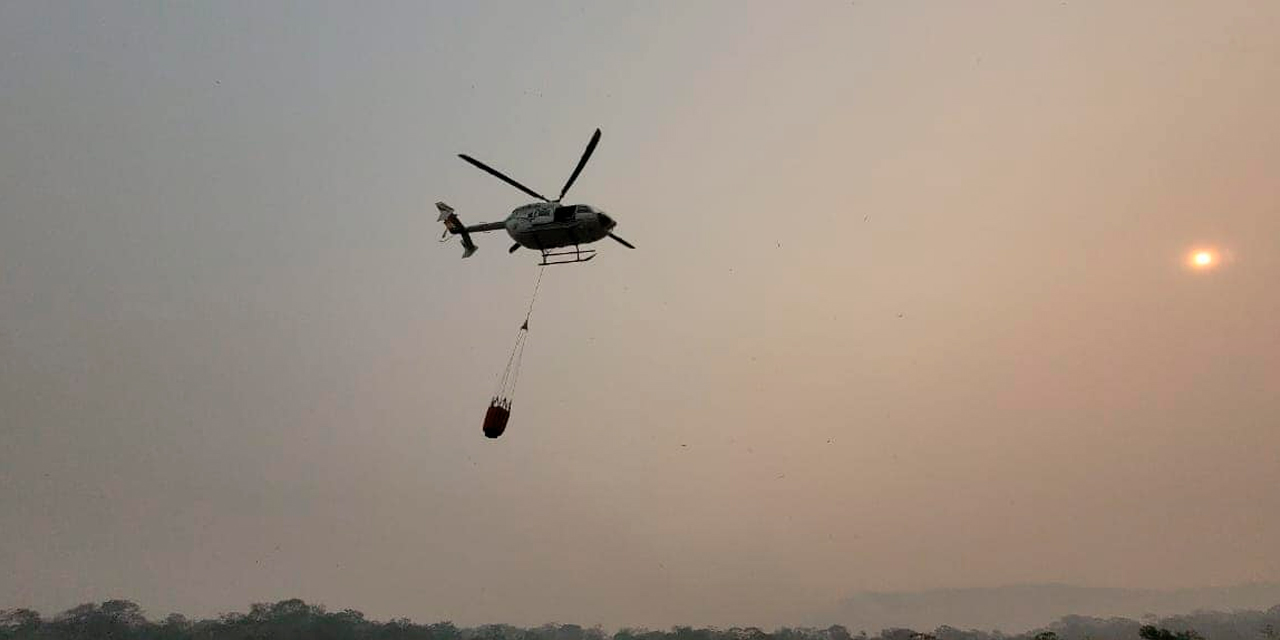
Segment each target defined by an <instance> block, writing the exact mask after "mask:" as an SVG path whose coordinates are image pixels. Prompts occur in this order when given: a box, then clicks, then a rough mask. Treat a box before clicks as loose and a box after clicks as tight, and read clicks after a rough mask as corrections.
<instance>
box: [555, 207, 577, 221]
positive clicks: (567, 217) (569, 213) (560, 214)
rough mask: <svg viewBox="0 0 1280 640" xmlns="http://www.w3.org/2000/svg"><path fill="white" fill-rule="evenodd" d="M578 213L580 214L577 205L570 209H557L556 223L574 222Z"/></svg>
mask: <svg viewBox="0 0 1280 640" xmlns="http://www.w3.org/2000/svg"><path fill="white" fill-rule="evenodd" d="M577 212H578V207H577V206H576V205H574V206H568V207H556V212H555V221H556V222H573V220H574V217H575V214H577Z"/></svg>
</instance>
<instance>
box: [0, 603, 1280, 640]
mask: <svg viewBox="0 0 1280 640" xmlns="http://www.w3.org/2000/svg"><path fill="white" fill-rule="evenodd" d="M277 638H279V639H282V640H283V639H287V640H304V639H305V640H1122V639H1127V640H1280V605H1276V606H1274V607H1271V608H1270V609H1268V610H1266V611H1232V612H1217V611H1203V612H1196V613H1192V614H1187V615H1179V616H1171V617H1165V618H1159V619H1157V618H1152V617H1148V618H1144V619H1143V620H1141V621H1138V620H1131V619H1128V618H1105V619H1104V618H1092V617H1086V616H1065V617H1063V618H1060V619H1058V620H1057V621H1055V622H1053V623H1051V624H1048V625H1046V626H1045V627H1043V628H1041V629H1036V630H1033V631H1029V632H1027V633H1022V634H1005V633H1001V632H1000V631H998V630H976V629H970V630H962V629H957V628H954V627H949V626H945V625H944V626H941V627H938V628H936V629H933V630H924V631H922V630H914V629H903V628H894V629H883V630H879V631H877V632H873V633H868V632H867V631H866V630H858V631H857V632H851V631H850V630H849V629H848V628H846V627H844V626H841V625H834V626H830V627H826V628H810V627H782V628H779V629H775V630H773V631H765V630H762V629H758V628H755V627H731V628H724V629H722V628H714V627H708V628H693V627H687V626H676V627H672V628H670V629H667V630H650V629H641V628H622V629H619V630H618V631H616V632H614V633H612V634H610V633H606V632H605V631H604V630H603V629H601V628H600V627H582V626H579V625H575V624H544V625H542V626H539V627H533V628H520V627H515V626H511V625H505V624H489V625H481V626H477V627H458V626H455V625H454V624H453V623H451V622H436V623H431V624H419V623H415V622H412V621H410V620H409V619H407V618H397V619H392V620H388V621H384V622H379V621H375V620H370V619H367V618H366V617H365V616H364V614H363V613H361V612H359V611H355V610H352V609H343V610H341V611H330V610H328V609H327V608H326V607H324V606H323V605H315V604H308V603H306V602H304V601H302V600H299V599H290V600H282V601H280V602H276V603H274V604H266V603H258V604H254V605H252V606H251V607H250V608H249V611H248V612H247V613H239V612H236V613H226V614H222V615H220V616H218V617H217V618H214V619H207V620H191V619H188V618H187V617H186V616H183V615H182V614H179V613H171V614H169V615H168V616H167V617H165V618H163V619H160V620H153V619H150V618H148V617H147V616H146V615H145V612H144V611H143V610H142V608H141V607H139V606H138V605H137V604H136V603H133V602H130V601H128V600H108V601H106V602H102V603H89V604H82V605H80V606H77V607H74V608H71V609H68V610H66V611H63V612H62V613H59V614H56V615H54V616H52V617H49V618H46V617H43V616H42V615H41V614H40V613H38V612H36V611H32V610H31V609H8V610H4V611H0V640H91V639H92V640H271V639H277Z"/></svg>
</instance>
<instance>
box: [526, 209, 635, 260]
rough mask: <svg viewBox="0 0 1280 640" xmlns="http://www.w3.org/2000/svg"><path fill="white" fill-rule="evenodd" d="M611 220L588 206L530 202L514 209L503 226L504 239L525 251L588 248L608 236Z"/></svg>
mask: <svg viewBox="0 0 1280 640" xmlns="http://www.w3.org/2000/svg"><path fill="white" fill-rule="evenodd" d="M616 225H617V223H616V222H614V220H613V219H612V218H610V217H609V216H608V215H606V214H605V212H603V211H601V210H600V209H598V208H596V207H593V206H591V205H588V204H571V205H561V204H558V203H554V202H533V203H530V204H526V205H524V206H520V207H516V208H515V210H513V211H512V212H511V215H510V216H507V219H506V221H505V222H504V223H503V226H504V227H505V228H506V230H507V235H510V236H511V239H512V240H515V241H516V242H517V243H518V244H519V245H520V246H522V247H526V248H528V249H537V250H545V249H557V248H560V247H572V246H577V245H583V244H590V243H592V242H595V241H597V240H601V239H603V238H604V237H605V236H608V235H609V231H610V230H611V229H613V227H614V226H616Z"/></svg>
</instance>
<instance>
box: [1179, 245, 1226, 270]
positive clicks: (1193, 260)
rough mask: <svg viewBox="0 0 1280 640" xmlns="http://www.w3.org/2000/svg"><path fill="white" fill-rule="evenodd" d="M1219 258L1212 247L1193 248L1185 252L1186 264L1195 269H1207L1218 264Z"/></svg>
mask: <svg viewBox="0 0 1280 640" xmlns="http://www.w3.org/2000/svg"><path fill="white" fill-rule="evenodd" d="M1220 261H1221V258H1220V257H1219V255H1218V252H1217V251H1216V250H1214V249H1194V250H1192V251H1191V252H1190V253H1188V254H1187V266H1188V267H1191V268H1192V269H1195V270H1197V271H1207V270H1209V269H1213V268H1214V267H1217V266H1218V263H1219V262H1220Z"/></svg>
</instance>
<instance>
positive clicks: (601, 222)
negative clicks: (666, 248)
mask: <svg viewBox="0 0 1280 640" xmlns="http://www.w3.org/2000/svg"><path fill="white" fill-rule="evenodd" d="M599 143H600V130H599V129H596V132H595V133H594V134H593V135H592V136H591V141H590V142H588V143H587V148H586V150H585V151H583V152H582V158H581V159H579V160H578V166H577V167H575V168H574V170H573V173H572V174H571V175H570V176H569V180H568V181H567V182H565V183H564V188H563V189H561V190H560V196H559V197H558V198H556V199H555V200H551V199H548V198H547V197H546V196H544V195H542V194H540V193H538V192H536V191H534V190H532V189H530V188H528V187H526V186H524V185H522V184H520V183H519V182H516V181H515V180H513V179H511V178H510V177H508V176H506V175H504V174H503V173H502V172H501V171H498V170H497V169H494V168H493V167H490V166H489V165H487V164H485V163H483V162H480V161H479V160H476V159H475V158H472V157H471V156H469V155H467V154H465V153H460V154H458V157H459V158H462V159H463V160H466V161H467V162H469V163H471V164H472V165H474V166H475V167H476V168H478V169H480V170H481V171H484V172H485V173H488V174H490V175H492V176H493V177H495V178H497V179H499V180H501V181H503V182H505V183H507V184H509V185H511V186H513V187H515V188H517V189H519V190H521V191H523V192H524V193H526V194H528V195H530V196H533V197H535V198H537V199H538V200H541V202H532V203H529V204H526V205H521V206H519V207H516V208H515V209H514V210H512V212H511V215H509V216H507V219H506V220H504V221H502V222H483V223H480V224H474V225H469V226H468V225H464V224H462V221H461V220H459V219H458V214H457V213H455V212H454V210H453V207H450V206H449V205H447V204H445V203H443V202H437V203H436V208H437V209H439V210H440V218H439V219H438V221H439V222H443V223H444V227H445V232H444V235H443V236H441V240H440V241H441V242H444V241H446V240H448V239H449V236H450V235H459V236H462V248H463V253H462V257H463V258H468V257H470V256H471V254H473V253H475V252H476V249H477V247H476V245H475V243H474V242H472V240H471V234H473V233H484V232H486V231H498V230H500V229H505V230H506V232H507V235H509V236H511V239H512V240H515V241H516V242H515V244H513V245H511V248H510V249H508V250H507V253H515V251H516V250H517V249H519V248H520V247H526V248H528V249H534V250H537V251H539V252H541V254H542V262H540V263H539V264H541V265H551V264H570V263H574V262H586V261H588V260H590V259H592V258H594V257H596V252H595V249H590V248H586V249H584V248H582V246H581V245H584V244H590V243H592V242H595V241H597V240H602V239H604V238H605V237H606V236H607V237H609V238H613V239H614V240H616V241H618V242H619V243H621V244H622V245H623V246H625V247H627V248H628V249H635V246H634V245H632V244H631V243H630V242H627V241H626V240H623V239H622V238H619V237H618V236H616V235H614V234H613V228H614V227H615V226H617V222H615V221H614V220H613V218H610V217H609V216H608V215H607V214H606V213H605V212H604V211H602V210H600V209H599V208H597V207H593V206H591V205H588V204H570V205H562V204H560V201H561V200H563V199H564V196H565V194H566V193H568V192H569V187H571V186H573V182H574V180H577V179H578V174H580V173H582V168H583V167H585V166H586V165H587V160H589V159H590V158H591V154H592V153H593V152H594V151H595V150H596V145H597V144H599ZM569 247H572V249H570V248H569Z"/></svg>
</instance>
